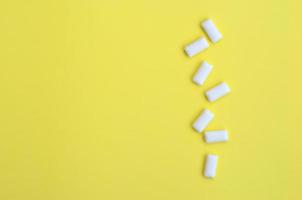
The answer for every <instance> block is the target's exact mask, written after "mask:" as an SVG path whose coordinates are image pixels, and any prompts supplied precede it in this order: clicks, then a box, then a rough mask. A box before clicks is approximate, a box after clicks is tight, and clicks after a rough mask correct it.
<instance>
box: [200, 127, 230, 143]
mask: <svg viewBox="0 0 302 200" xmlns="http://www.w3.org/2000/svg"><path fill="white" fill-rule="evenodd" d="M204 137H205V141H206V143H216V142H226V141H228V140H229V135H228V131H227V130H216V131H205V133H204Z"/></svg>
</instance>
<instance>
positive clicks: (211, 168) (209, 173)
mask: <svg viewBox="0 0 302 200" xmlns="http://www.w3.org/2000/svg"><path fill="white" fill-rule="evenodd" d="M217 163H218V156H217V155H213V154H209V155H207V158H206V163H205V168H204V176H205V177H207V178H214V177H215V176H216V169H217Z"/></svg>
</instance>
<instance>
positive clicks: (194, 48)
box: [185, 37, 209, 58]
mask: <svg viewBox="0 0 302 200" xmlns="http://www.w3.org/2000/svg"><path fill="white" fill-rule="evenodd" d="M208 47H209V43H208V42H207V40H206V39H205V38H204V37H201V38H199V39H198V40H195V41H194V42H192V43H191V44H189V45H187V46H186V47H185V52H186V53H187V55H188V56H189V57H190V58H191V57H193V56H195V55H196V54H198V53H200V52H202V51H203V50H205V49H207V48H208Z"/></svg>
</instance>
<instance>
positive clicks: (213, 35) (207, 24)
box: [201, 19, 222, 43]
mask: <svg viewBox="0 0 302 200" xmlns="http://www.w3.org/2000/svg"><path fill="white" fill-rule="evenodd" d="M201 26H202V28H203V30H204V31H205V32H206V33H207V35H208V37H209V38H210V40H211V41H212V42H213V43H216V42H218V41H219V40H221V39H222V34H221V32H220V31H219V30H218V29H217V27H216V26H215V24H214V22H213V21H212V20H211V19H207V20H205V21H203V22H202V23H201Z"/></svg>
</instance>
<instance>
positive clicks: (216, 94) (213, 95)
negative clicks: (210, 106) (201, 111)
mask: <svg viewBox="0 0 302 200" xmlns="http://www.w3.org/2000/svg"><path fill="white" fill-rule="evenodd" d="M230 92H231V89H230V87H229V86H228V85H227V84H226V83H224V82H222V83H220V84H219V85H217V86H215V87H213V88H212V89H209V90H208V91H206V96H207V99H208V100H209V101H210V102H213V101H216V100H217V99H219V98H221V97H223V96H225V95H227V94H228V93H230Z"/></svg>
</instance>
